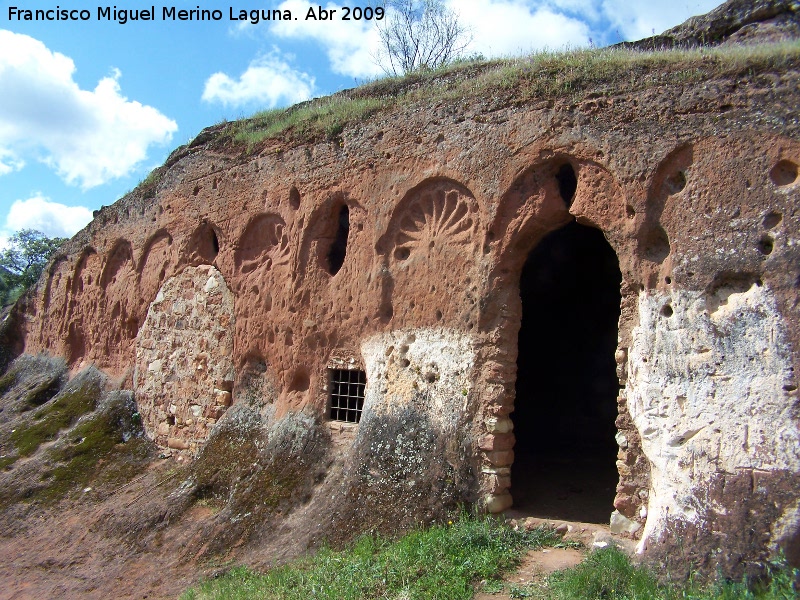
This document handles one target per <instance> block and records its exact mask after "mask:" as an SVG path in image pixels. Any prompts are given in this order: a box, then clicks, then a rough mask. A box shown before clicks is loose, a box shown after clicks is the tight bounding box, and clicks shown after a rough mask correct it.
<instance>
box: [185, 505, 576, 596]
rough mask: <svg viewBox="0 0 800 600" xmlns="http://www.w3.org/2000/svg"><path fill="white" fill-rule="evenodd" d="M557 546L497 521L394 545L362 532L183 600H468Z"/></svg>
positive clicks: (420, 534) (544, 536)
mask: <svg viewBox="0 0 800 600" xmlns="http://www.w3.org/2000/svg"><path fill="white" fill-rule="evenodd" d="M560 541H561V539H560V538H559V537H558V535H557V534H555V533H554V532H553V531H552V530H548V529H537V530H534V531H531V532H526V531H515V530H513V529H511V528H510V527H508V526H507V525H505V524H503V523H502V522H500V521H498V520H496V519H492V518H488V517H486V518H474V517H467V516H463V517H462V518H460V519H458V520H456V521H455V522H454V523H452V524H448V525H436V526H433V527H431V528H429V529H425V530H418V531H413V532H411V533H409V534H407V535H406V536H404V537H402V538H400V539H399V540H396V541H390V540H387V539H385V538H382V537H379V536H374V535H365V536H362V537H361V538H359V539H358V540H356V541H355V543H354V544H353V545H352V546H350V547H349V548H347V549H346V550H343V551H334V550H331V549H329V548H324V549H322V550H320V551H319V552H317V553H316V554H315V555H314V556H313V557H309V558H306V559H302V560H299V561H296V562H294V563H291V564H289V565H287V566H283V567H278V568H274V569H271V570H270V571H268V572H266V573H264V574H259V573H255V572H254V571H251V570H249V569H247V568H245V567H239V568H235V569H233V570H231V571H229V572H228V573H227V574H226V575H224V576H222V577H220V578H218V579H215V580H213V581H208V582H205V583H202V584H200V585H199V586H198V587H196V588H193V589H191V590H189V591H187V592H186V593H185V594H184V595H183V596H182V598H183V600H212V599H219V600H222V599H223V598H224V599H226V600H244V599H248V598H259V599H264V600H270V599H275V600H278V599H280V600H292V599H297V600H306V599H307V598H328V599H330V600H334V599H335V600H347V599H352V600H355V599H359V598H363V599H368V598H403V599H409V600H411V599H417V598H418V599H423V598H424V599H428V598H430V599H440V600H456V599H460V600H467V599H469V598H471V597H472V595H473V593H474V585H475V583H476V582H478V581H481V580H492V579H496V578H497V577H498V576H499V575H500V574H501V573H502V572H503V571H504V570H507V569H510V568H511V567H513V566H514V565H516V564H517V562H518V561H519V557H520V555H521V554H522V553H523V552H524V551H525V550H526V549H527V548H531V547H541V546H545V545H547V546H553V545H556V544H557V543H558V542H560Z"/></svg>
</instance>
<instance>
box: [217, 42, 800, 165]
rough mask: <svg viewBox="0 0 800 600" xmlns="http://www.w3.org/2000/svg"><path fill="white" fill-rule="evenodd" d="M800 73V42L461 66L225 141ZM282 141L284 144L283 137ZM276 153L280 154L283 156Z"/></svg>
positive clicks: (256, 122)
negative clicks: (485, 106)
mask: <svg viewBox="0 0 800 600" xmlns="http://www.w3.org/2000/svg"><path fill="white" fill-rule="evenodd" d="M798 66H800V40H795V41H790V42H780V43H775V44H763V45H755V46H730V47H716V48H710V49H709V48H705V49H691V50H671V51H660V52H639V51H633V50H626V49H619V48H617V49H599V50H575V51H570V52H560V53H551V52H540V53H536V54H532V55H530V56H526V57H520V58H514V59H505V60H495V61H489V62H482V63H470V62H465V63H460V64H455V65H450V66H448V67H445V68H442V69H439V70H437V71H431V72H427V73H412V74H410V75H407V76H405V77H396V78H391V77H390V78H385V79H381V80H378V81H375V82H372V83H369V84H367V85H364V86H361V87H359V88H356V89H354V90H347V91H345V92H340V93H338V94H334V95H332V96H327V97H324V98H318V99H315V100H311V101H309V102H305V103H302V104H299V105H296V106H293V107H290V108H287V109H275V110H268V111H264V112H260V113H257V114H255V115H253V116H252V117H250V118H248V119H242V120H239V121H235V122H232V123H229V124H227V125H226V126H225V127H224V128H223V129H222V131H221V134H220V138H219V139H220V140H221V141H225V142H228V143H233V144H243V145H245V146H246V148H247V149H248V150H249V151H251V152H252V151H254V150H260V149H262V148H263V145H264V142H266V141H267V140H274V141H275V142H276V143H277V144H278V146H280V145H281V144H282V143H288V140H291V139H295V140H298V141H311V140H318V139H328V140H331V141H338V142H339V143H342V140H341V138H340V137H339V136H340V134H341V133H342V132H343V131H344V129H345V127H347V126H349V125H353V124H356V123H359V122H363V121H365V120H367V119H369V118H370V117H372V116H373V115H375V114H376V113H379V112H381V111H385V110H389V109H391V108H394V107H396V106H399V105H402V104H409V103H413V102H422V101H426V102H439V101H453V102H455V101H462V100H464V99H471V98H480V99H486V98H491V99H492V100H494V101H496V102H499V103H500V104H501V105H510V104H526V103H530V102H535V101H537V100H547V99H555V98H563V99H567V100H570V101H577V100H580V99H582V98H584V97H586V96H587V95H588V94H592V95H593V96H602V95H607V94H610V93H614V92H618V91H625V92H631V91H636V90H641V89H646V88H650V87H657V86H664V85H670V84H693V83H701V82H706V81H708V80H710V79H713V78H716V77H743V76H747V75H753V74H756V73H760V72H768V71H773V70H789V69H796V68H797V67H798ZM279 136H282V137H283V139H282V140H279V139H278V137H279ZM278 151H279V149H278Z"/></svg>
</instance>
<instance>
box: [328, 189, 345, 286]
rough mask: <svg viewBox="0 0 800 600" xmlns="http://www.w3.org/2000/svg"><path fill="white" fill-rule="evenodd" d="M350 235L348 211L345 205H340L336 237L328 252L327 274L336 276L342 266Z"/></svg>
mask: <svg viewBox="0 0 800 600" xmlns="http://www.w3.org/2000/svg"><path fill="white" fill-rule="evenodd" d="M349 235H350V209H349V208H347V205H346V204H344V205H342V208H341V209H339V224H338V226H337V229H336V237H335V238H334V240H333V244H331V249H330V250H328V272H329V273H330V274H331V275H336V274H337V273H338V272H339V269H341V268H342V265H343V264H344V257H345V255H346V254H347V238H348V237H349Z"/></svg>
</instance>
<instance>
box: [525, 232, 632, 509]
mask: <svg viewBox="0 0 800 600" xmlns="http://www.w3.org/2000/svg"><path fill="white" fill-rule="evenodd" d="M621 280H622V275H621V273H620V269H619V261H618V260H617V256H616V253H615V252H614V250H613V249H612V248H611V246H610V245H609V243H608V242H607V241H606V239H605V237H604V236H603V233H602V232H601V231H600V230H599V229H595V228H593V227H587V226H584V225H580V224H578V223H577V222H575V221H573V222H571V223H569V224H568V225H565V226H564V227H562V228H560V229H558V230H556V231H554V232H552V233H550V234H549V235H547V236H546V237H545V238H544V239H543V240H542V241H541V242H540V243H539V244H538V245H537V246H536V247H535V248H534V249H533V251H532V252H531V253H530V255H529V256H528V259H527V261H526V262H525V266H524V267H523V269H522V274H521V277H520V296H521V299H522V324H521V328H520V331H519V340H518V342H519V355H518V358H517V382H516V401H515V410H514V413H513V414H512V419H513V421H514V433H515V435H516V439H517V442H516V446H515V448H514V453H515V458H514V464H513V466H512V488H511V493H512V495H513V498H514V507H513V510H512V512H515V513H518V516H535V517H541V518H549V519H559V520H570V521H582V522H587V523H608V520H609V517H610V515H611V512H612V511H613V510H614V507H613V501H614V496H615V493H616V485H617V481H618V478H619V476H618V474H617V469H616V454H617V445H616V442H615V439H614V435H615V433H616V426H615V423H614V422H615V419H616V415H617V403H616V399H617V393H618V391H619V381H618V379H617V375H616V364H615V361H614V352H615V350H616V347H617V334H618V321H619V314H620V282H621Z"/></svg>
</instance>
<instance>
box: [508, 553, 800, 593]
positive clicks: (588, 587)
mask: <svg viewBox="0 0 800 600" xmlns="http://www.w3.org/2000/svg"><path fill="white" fill-rule="evenodd" d="M770 574H771V577H770V581H769V582H768V583H761V582H754V583H753V584H751V585H747V584H746V583H743V582H731V581H724V580H723V581H718V582H714V583H711V584H707V585H700V584H697V583H695V582H689V583H687V584H685V585H670V586H666V585H661V584H659V583H658V581H657V579H656V577H655V575H654V574H653V573H652V572H651V571H650V570H649V569H647V568H645V567H641V566H633V565H632V564H631V563H630V560H629V559H628V557H627V556H625V555H624V554H623V553H622V552H620V551H619V550H617V549H616V548H607V549H603V550H598V551H597V552H593V553H592V554H591V555H589V556H588V557H587V559H586V560H585V561H584V562H583V563H581V564H580V565H578V566H577V567H575V568H573V569H568V570H565V571H560V572H557V573H554V574H553V575H551V576H550V577H549V578H548V580H547V583H546V584H545V585H543V586H537V585H533V586H528V587H527V588H525V590H524V591H523V594H524V595H520V596H517V597H529V598H540V599H542V600H790V599H794V598H797V592H796V590H795V588H794V585H793V580H794V577H795V576H796V572H795V573H793V572H792V570H791V569H789V568H788V567H787V566H786V565H785V563H783V562H780V561H779V562H776V563H774V564H773V565H771V573H770Z"/></svg>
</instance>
